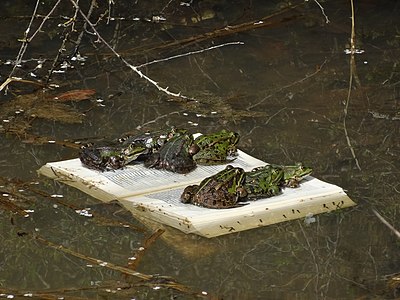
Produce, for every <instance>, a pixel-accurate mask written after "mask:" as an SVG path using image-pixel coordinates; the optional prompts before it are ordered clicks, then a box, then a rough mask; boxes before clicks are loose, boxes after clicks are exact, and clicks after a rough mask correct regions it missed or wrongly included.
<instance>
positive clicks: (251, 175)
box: [244, 165, 284, 200]
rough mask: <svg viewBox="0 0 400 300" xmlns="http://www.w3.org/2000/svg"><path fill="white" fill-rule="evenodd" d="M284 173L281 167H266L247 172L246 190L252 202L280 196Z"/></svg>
mask: <svg viewBox="0 0 400 300" xmlns="http://www.w3.org/2000/svg"><path fill="white" fill-rule="evenodd" d="M283 180H284V172H283V169H282V167H280V166H272V165H265V166H262V167H258V168H254V169H253V170H251V171H250V172H246V182H245V184H244V188H245V189H246V191H247V197H248V198H249V199H250V200H255V199H257V198H266V197H272V196H275V195H278V194H279V193H280V192H281V184H282V181H283Z"/></svg>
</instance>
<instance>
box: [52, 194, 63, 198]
mask: <svg viewBox="0 0 400 300" xmlns="http://www.w3.org/2000/svg"><path fill="white" fill-rule="evenodd" d="M50 197H51V198H63V197H64V195H60V194H53V195H50Z"/></svg>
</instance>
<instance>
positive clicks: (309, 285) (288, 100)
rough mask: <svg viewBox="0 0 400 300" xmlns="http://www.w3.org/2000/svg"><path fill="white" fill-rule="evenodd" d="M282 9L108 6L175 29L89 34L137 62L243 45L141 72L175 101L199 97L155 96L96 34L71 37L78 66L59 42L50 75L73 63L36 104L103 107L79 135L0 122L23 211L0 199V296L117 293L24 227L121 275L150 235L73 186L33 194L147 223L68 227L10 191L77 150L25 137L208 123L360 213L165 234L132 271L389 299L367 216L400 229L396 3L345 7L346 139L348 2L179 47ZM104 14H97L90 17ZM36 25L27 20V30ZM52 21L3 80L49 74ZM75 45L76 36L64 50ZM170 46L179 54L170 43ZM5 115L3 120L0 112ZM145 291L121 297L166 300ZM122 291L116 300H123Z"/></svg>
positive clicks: (28, 195) (240, 288)
mask: <svg viewBox="0 0 400 300" xmlns="http://www.w3.org/2000/svg"><path fill="white" fill-rule="evenodd" d="M116 2H119V1H116ZM166 2H167V1H166ZM187 3H189V2H187ZM283 4H284V3H278V1H276V2H271V3H269V4H265V3H264V2H263V1H253V2H252V3H249V2H246V1H243V2H240V3H237V5H230V4H229V3H227V2H225V1H219V2H207V1H199V2H196V3H192V4H191V5H189V6H185V5H178V4H177V3H169V2H168V3H152V2H148V1H145V2H141V1H137V3H136V4H135V5H131V4H130V5H129V6H128V5H126V4H124V3H117V4H116V5H115V6H114V7H113V10H112V12H113V14H114V16H129V17H130V18H133V17H139V18H142V19H143V18H145V17H149V16H152V15H153V14H154V15H158V14H162V15H163V16H165V18H166V19H167V20H171V21H168V22H167V23H154V22H146V21H127V20H118V21H112V20H110V22H108V25H106V23H107V22H103V23H101V24H102V25H99V27H98V28H99V30H100V32H101V33H102V35H103V37H104V38H105V39H106V40H107V41H109V42H110V44H111V45H113V47H115V49H116V50H117V51H118V53H120V54H121V55H123V56H124V57H125V58H126V59H127V61H128V62H129V63H130V64H133V65H140V64H143V63H146V62H149V61H152V60H154V59H161V58H166V57H171V56H173V55H177V54H181V53H186V52H190V51H196V50H199V49H206V48H208V47H211V46H213V45H219V44H223V43H228V42H239V41H240V42H243V43H244V44H243V45H238V46H229V47H221V48H218V49H214V50H210V51H205V52H202V53H197V54H193V55H188V56H184V57H181V58H176V59H171V60H168V61H163V62H160V63H156V64H152V65H148V66H146V67H144V68H143V69H142V72H143V73H144V74H146V75H147V76H149V77H150V78H152V79H153V80H155V81H156V82H157V83H158V84H159V85H160V86H161V87H164V88H166V87H169V90H170V91H173V92H176V93H179V92H181V93H182V94H183V95H185V96H188V97H190V98H194V99H195V100H196V101H187V100H185V99H181V98H176V97H172V96H169V95H166V94H165V93H163V92H160V91H158V90H157V89H156V88H155V87H154V85H152V84H149V83H148V82H146V81H145V80H143V78H139V77H138V76H137V74H135V73H134V72H133V71H132V70H131V69H129V68H127V67H126V65H125V64H123V63H121V61H120V60H119V59H117V58H115V56H113V55H112V54H111V53H110V51H109V50H107V49H106V48H105V47H104V46H103V45H101V43H97V42H96V38H95V37H94V36H91V35H89V34H88V35H85V36H84V38H83V39H82V41H81V45H80V54H81V55H82V56H85V57H87V59H86V61H85V62H77V61H75V62H73V61H70V60H69V58H70V57H68V55H72V51H73V49H75V45H74V44H73V43H70V42H69V43H67V44H66V45H65V47H66V49H67V51H66V52H65V53H64V54H62V55H61V57H60V60H59V61H58V63H59V64H58V63H57V64H56V65H57V69H58V67H59V66H61V65H62V63H63V61H64V60H65V61H68V62H70V63H71V64H70V66H69V67H68V68H67V69H66V70H67V71H66V72H64V73H55V74H53V75H52V76H51V83H53V84H57V85H60V88H58V89H56V91H54V92H53V91H49V92H48V93H49V94H51V95H53V96H54V95H58V94H60V93H61V92H64V91H69V90H75V89H94V90H96V92H97V95H96V98H101V99H104V101H103V102H101V104H102V105H96V98H95V99H92V100H88V101H87V102H84V101H83V102H75V103H70V104H68V105H70V106H71V107H72V108H73V109H76V110H77V111H80V112H84V113H85V116H84V119H83V123H82V124H65V123H59V122H57V121H45V120H40V119H37V118H36V117H35V116H31V115H29V116H27V118H26V120H25V121H26V122H28V124H27V126H26V129H25V130H24V131H22V132H21V131H18V134H14V133H15V132H13V131H8V134H7V132H5V130H6V129H7V128H9V127H7V126H9V125H8V124H6V123H7V122H4V121H3V124H2V127H1V131H2V138H1V139H0V145H1V149H2V151H0V162H1V164H2V166H3V168H2V169H1V171H0V175H1V176H2V177H3V178H4V180H3V181H2V183H1V186H2V190H3V191H2V192H3V194H12V193H13V194H14V195H15V198H16V199H17V200H14V202H13V203H14V204H16V205H19V206H22V207H23V208H24V209H32V210H34V212H33V213H31V216H30V217H29V218H24V217H22V216H21V217H20V216H18V215H16V214H15V213H16V211H13V210H12V209H10V208H9V207H6V206H5V204H4V203H5V202H4V201H3V200H5V199H2V202H0V207H1V208H2V217H1V226H0V234H1V237H2V240H4V241H8V243H5V244H4V245H3V248H2V251H1V252H0V258H1V259H0V260H1V261H2V262H3V264H2V267H1V268H2V269H3V271H2V278H1V280H0V284H1V288H0V291H1V292H5V293H7V292H9V291H11V290H14V291H16V290H19V291H20V290H24V291H30V290H45V289H62V288H68V287H88V286H91V285H92V286H93V285H94V286H96V285H97V284H100V283H99V282H101V284H106V283H111V284H110V286H115V284H116V283H115V282H114V281H115V280H119V279H121V277H120V273H118V272H116V271H115V270H110V269H106V268H100V267H95V268H89V267H87V266H86V262H85V261H83V260H81V259H78V258H76V257H73V256H70V255H67V254H66V253H63V252H60V251H56V250H54V249H52V248H48V247H45V246H43V245H40V244H39V243H38V242H35V240H34V239H32V238H31V237H29V236H25V235H24V234H23V233H24V232H26V233H29V234H31V233H32V232H33V233H35V232H36V233H39V234H40V235H41V236H44V237H45V238H47V239H48V240H50V241H52V242H54V243H58V244H60V245H63V246H65V247H68V248H71V249H73V250H75V251H77V252H80V253H84V254H86V255H88V256H91V257H96V258H98V259H102V260H104V261H110V262H113V263H115V264H119V265H122V266H124V265H126V264H127V261H128V258H129V257H131V256H132V253H133V252H134V251H137V249H138V248H140V247H141V246H142V244H143V242H144V240H145V239H146V237H147V236H149V235H150V234H151V233H152V232H154V230H155V228H158V227H159V225H154V224H147V223H146V221H144V220H139V221H138V220H136V218H134V217H132V216H131V215H130V214H128V213H126V212H124V211H123V210H121V208H118V207H115V206H104V205H99V204H98V202H97V200H95V199H93V198H90V197H89V196H86V195H84V194H82V193H81V192H79V191H76V190H74V189H72V188H69V187H67V186H65V185H60V184H57V183H53V182H51V181H49V180H46V179H44V178H40V181H41V184H40V190H43V191H45V192H46V193H48V194H50V195H51V194H60V195H63V196H64V197H63V201H65V202H66V203H68V205H69V206H70V207H74V208H75V207H77V208H80V209H83V208H86V207H93V210H96V209H97V210H98V211H100V212H101V214H104V215H106V216H107V217H109V218H111V219H113V218H120V219H121V222H122V221H124V222H128V223H134V224H135V225H137V226H142V227H143V226H144V227H146V226H147V227H146V228H147V229H146V231H145V232H142V231H134V230H129V229H127V228H123V227H121V226H115V227H114V226H105V224H100V225H99V224H98V223H95V222H94V221H93V220H95V218H93V220H92V219H90V218H87V217H85V216H80V215H79V214H77V213H76V212H75V210H74V209H71V208H70V207H69V206H62V205H60V204H59V203H56V202H54V200H55V199H49V198H47V197H45V196H44V195H43V194H37V193H34V192H32V190H31V191H30V192H18V190H19V189H24V190H27V188H26V187H24V184H23V183H19V184H15V183H11V182H9V181H8V179H10V178H22V179H23V180H26V181H37V180H38V179H37V175H36V170H37V169H38V168H39V167H40V166H41V165H43V164H44V163H46V162H48V161H56V160H63V159H69V158H73V157H77V150H76V149H73V148H69V147H63V146H62V145H60V144H49V143H44V144H43V143H42V144H40V143H39V144H38V143H37V141H36V140H32V139H31V135H35V136H46V137H49V138H52V139H54V140H57V141H63V140H68V141H70V142H71V143H73V142H75V141H76V140H81V139H86V138H104V137H115V136H119V135H121V134H122V133H123V132H127V131H137V128H138V127H140V128H142V129H152V130H154V129H160V128H165V126H167V125H176V126H179V127H189V128H191V129H193V130H198V131H202V132H210V131H214V130H216V129H217V128H218V129H222V128H229V129H231V130H235V131H238V132H240V134H241V136H242V140H241V146H240V148H241V149H243V150H245V151H246V152H248V153H250V154H252V155H253V156H255V157H258V158H260V159H262V160H265V161H269V162H275V163H282V164H290V163H293V162H296V161H302V162H304V163H306V164H308V165H312V166H313V168H314V170H315V176H316V177H318V178H320V179H322V180H326V181H328V182H331V183H334V184H337V185H339V186H341V187H343V188H344V189H346V190H347V191H348V194H349V196H350V197H351V198H352V199H353V200H355V201H356V202H358V206H357V207H356V208H354V209H349V210H344V211H340V212H338V213H332V214H324V215H319V216H317V217H316V222H315V223H312V224H310V225H307V224H305V223H304V222H303V220H298V221H292V222H287V223H282V224H278V225H273V226H269V227H265V228H259V229H255V230H250V231H246V232H241V233H235V234H231V235H227V236H222V237H218V238H215V239H212V240H204V239H203V238H200V237H196V236H185V235H183V234H181V233H179V232H176V231H174V230H169V231H168V232H165V233H164V234H163V235H161V236H160V238H159V239H158V240H157V241H156V242H155V243H154V244H152V245H151V247H149V249H148V250H147V251H146V253H145V255H144V257H143V258H142V260H141V262H140V264H139V266H138V271H140V272H142V273H144V274H162V275H168V276H172V277H174V278H175V279H176V280H178V282H180V283H182V284H187V285H188V286H190V287H192V288H193V289H194V290H196V291H207V292H209V293H211V294H212V295H218V296H221V297H224V298H240V299H255V298H259V299H262V298H289V297H290V298H292V297H297V298H307V299H308V298H355V297H361V296H365V295H370V296H371V295H377V296H378V297H379V296H381V297H387V298H390V297H392V298H394V297H396V295H397V297H398V294H395V293H396V291H397V293H398V290H396V289H395V288H394V287H393V286H394V285H395V283H393V282H395V281H390V282H389V281H388V279H389V278H390V275H393V276H394V274H395V273H398V272H400V269H399V265H400V255H399V251H398V239H396V237H395V235H394V234H392V233H391V231H390V230H389V229H388V228H387V227H385V225H383V224H382V223H381V222H380V221H379V220H378V219H377V218H376V217H375V216H374V214H373V213H372V211H371V209H370V208H371V207H374V208H376V209H377V210H378V211H379V212H380V213H381V214H382V215H383V216H384V218H385V219H386V220H387V221H388V222H389V223H391V224H392V225H393V226H394V227H395V228H397V229H399V228H400V224H399V221H398V218H397V214H398V205H397V204H396V203H398V202H399V201H398V200H399V191H400V187H399V184H398V180H397V178H398V167H399V160H398V157H399V155H400V152H399V146H400V145H399V139H398V136H399V134H400V132H399V128H400V127H399V126H398V122H399V118H400V115H399V88H398V82H399V72H398V65H399V61H398V57H399V55H398V54H399V40H398V36H397V35H398V33H397V32H396V27H395V25H397V22H398V21H397V17H398V12H399V6H398V4H397V3H396V1H379V2H378V1H363V3H357V4H356V5H358V6H357V7H356V34H357V42H358V44H357V47H359V48H360V49H363V50H365V53H363V54H361V55H356V67H357V68H356V71H357V75H358V79H359V82H360V83H361V85H360V86H358V85H357V84H355V85H354V86H353V87H352V88H351V89H350V92H351V94H350V102H349V106H348V112H347V118H346V127H347V135H348V138H349V139H346V135H345V132H344V128H343V118H344V108H345V106H344V103H345V101H346V99H347V97H348V92H349V89H348V88H349V72H350V70H349V56H348V55H346V54H345V53H344V50H345V49H346V48H348V47H349V45H348V41H349V36H350V29H351V26H350V20H349V16H350V14H351V13H350V11H349V3H348V1H339V2H337V1H336V2H334V3H333V2H330V1H326V2H323V3H322V2H321V4H322V5H323V6H324V9H325V10H324V11H325V13H326V15H327V16H328V17H329V20H330V23H329V24H326V19H325V17H324V16H323V15H322V14H321V10H320V7H319V6H318V5H316V3H315V2H312V1H308V2H307V3H306V4H305V5H300V6H299V7H297V8H296V9H295V10H291V11H290V12H289V14H288V15H287V18H286V19H285V18H281V17H278V18H274V19H271V23H272V24H271V26H265V27H262V28H258V29H254V30H248V31H242V32H238V33H235V34H232V35H226V36H221V37H215V38H213V39H212V40H209V39H205V40H202V41H201V42H196V40H194V41H191V42H190V43H177V42H176V40H182V39H185V38H190V37H193V36H196V35H201V34H204V33H205V32H213V31H214V30H216V29H217V28H221V27H223V26H225V25H235V24H242V23H245V22H249V21H251V20H259V19H260V18H262V17H264V16H268V15H270V14H271V13H273V12H275V11H276V9H277V7H281V6H282V5H283ZM23 5H25V4H18V2H17V3H16V4H15V7H12V6H10V5H8V6H7V14H8V16H11V17H9V18H4V19H2V21H1V22H2V26H0V28H3V30H1V34H2V35H3V36H4V38H3V39H2V43H1V44H0V47H1V49H0V51H1V53H2V57H3V58H2V62H1V63H2V64H1V65H0V70H1V75H2V76H1V82H2V83H3V82H4V81H5V80H6V78H7V76H8V74H9V72H10V71H11V69H12V64H10V63H8V61H9V60H14V59H15V57H16V55H17V53H18V50H19V46H20V45H19V44H17V43H16V42H15V40H16V38H15V37H16V36H18V37H21V36H22V35H23V32H24V31H25V30H26V26H27V23H28V22H29V17H30V15H29V14H30V13H31V12H32V10H33V7H32V8H31V9H30V10H28V12H27V10H26V7H24V6H23ZM62 5H64V6H65V8H66V9H67V10H65V11H64V12H59V11H57V12H58V14H61V15H63V14H64V13H65V14H66V12H67V11H68V12H69V13H68V15H70V14H71V15H72V13H73V11H72V10H71V6H70V4H66V3H64V4H62ZM101 5H103V4H101ZM124 5H126V6H124ZM50 8H51V7H48V6H40V8H39V12H38V13H41V14H44V15H45V14H47V13H48V12H49V9H50ZM105 9H106V7H101V6H100V7H99V8H98V9H97V10H96V13H98V14H99V12H104V11H105ZM22 12H23V14H24V16H22V15H21V14H22ZM210 12H211V13H210ZM15 16H18V17H17V18H16V17H15ZM193 16H195V17H193ZM201 16H203V17H204V20H202V18H201ZM206 16H210V18H207V17H206ZM192 17H193V19H192ZM199 18H200V21H199ZM41 20H42V19H38V20H37V21H35V25H36V26H37V25H38V24H40V22H41ZM94 20H95V19H94V18H93V20H92V21H94ZM196 20H197V21H196ZM64 22H65V20H64V19H63V18H61V17H60V18H59V17H56V18H55V19H52V20H51V21H49V23H46V24H48V25H47V26H48V27H45V28H43V30H44V33H42V34H40V35H39V36H38V38H35V39H33V41H32V42H31V43H30V44H29V46H28V48H27V49H28V50H27V51H28V52H27V53H26V54H25V55H24V58H23V62H22V67H21V68H18V69H17V70H16V73H15V74H14V76H18V77H21V78H23V79H26V80H30V81H36V80H42V81H45V80H46V79H47V76H48V70H49V69H50V68H51V66H52V64H53V62H54V59H55V58H56V56H57V51H58V49H59V48H60V45H61V43H62V40H63V39H64V38H65V34H66V33H67V32H69V31H68V28H69V27H65V28H66V29H65V31H62V30H59V31H58V30H56V29H54V28H58V27H56V25H57V24H58V23H64ZM80 22H81V21H80ZM11 24H14V25H15V26H14V25H13V26H11ZM76 26H78V23H77V25H76ZM81 26H82V25H81ZM5 28H8V29H7V31H6V30H5ZM9 28H12V30H9ZM62 28H63V27H62ZM77 28H82V27H77ZM52 29H54V31H52ZM88 31H90V29H88ZM77 38H78V36H77V35H74V34H72V36H70V41H73V40H76V39H77ZM171 43H176V44H175V46H171ZM172 45H173V44H172ZM31 58H33V59H34V60H30V59H31ZM39 58H41V59H42V58H45V59H46V63H45V64H44V67H43V68H42V69H36V70H35V68H36V66H37V65H38V63H37V60H38V59H39ZM31 72H34V75H35V76H36V77H34V76H32V75H30V73H31ZM36 88H37V87H36V86H35V85H30V84H24V83H23V82H19V83H18V82H13V83H11V84H10V86H9V90H8V94H7V95H4V90H3V91H2V93H3V94H2V100H3V98H4V100H3V102H4V103H3V104H2V105H9V103H10V102H11V101H12V100H13V99H14V95H32V94H31V93H32V92H33V91H34V90H35V89H36ZM103 105H104V106H103ZM3 108H4V107H3ZM3 108H2V109H1V112H5V109H3ZM18 109H20V108H19V107H15V110H18ZM9 117H14V120H15V119H17V120H18V121H17V122H15V124H18V125H21V124H22V119H21V118H20V117H19V116H15V114H14V113H8V114H7V115H2V118H3V119H8V118H9ZM18 128H20V127H18ZM349 141H350V142H351V145H352V147H353V149H354V155H353V154H352V153H351V151H350V148H349ZM354 156H355V157H356V158H357V160H358V162H359V165H360V167H361V170H359V169H358V168H357V165H356V163H355V159H354ZM2 197H3V198H7V197H8V196H4V195H3V196H2ZM143 223H145V225H143ZM108 225H110V224H108ZM154 226H155V227H154ZM199 249H200V250H199ZM388 282H389V283H391V285H390V284H389V286H388V285H387V284H386V283H388ZM154 287H155V286H150V287H149V286H145V287H141V288H140V287H137V289H136V290H135V291H132V294H133V295H136V296H137V297H138V298H146V297H154V298H162V297H166V296H170V295H171V293H177V292H176V291H175V292H170V291H169V290H166V289H163V288H162V289H154ZM132 294H129V295H127V294H123V293H122V292H121V294H120V295H121V296H120V297H121V298H124V297H128V296H129V297H131V296H132ZM74 295H81V296H82V295H91V296H93V295H102V296H104V297H109V293H107V292H105V289H102V290H101V291H92V292H90V291H87V292H83V291H78V292H76V294H74ZM116 295H118V293H117V294H116ZM188 297H189V296H188Z"/></svg>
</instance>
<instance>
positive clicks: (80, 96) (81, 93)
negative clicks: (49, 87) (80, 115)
mask: <svg viewBox="0 0 400 300" xmlns="http://www.w3.org/2000/svg"><path fill="white" fill-rule="evenodd" d="M94 94H96V91H95V90H71V91H68V92H65V93H62V94H60V95H58V96H56V97H54V100H57V101H60V102H64V101H76V102H77V101H82V100H88V99H90V97H91V96H93V95H94Z"/></svg>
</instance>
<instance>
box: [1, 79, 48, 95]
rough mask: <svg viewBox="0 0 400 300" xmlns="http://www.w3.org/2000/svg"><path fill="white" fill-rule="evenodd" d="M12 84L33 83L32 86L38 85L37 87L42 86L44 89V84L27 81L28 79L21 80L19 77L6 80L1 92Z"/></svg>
mask: <svg viewBox="0 0 400 300" xmlns="http://www.w3.org/2000/svg"><path fill="white" fill-rule="evenodd" d="M11 82H23V83H32V84H36V85H40V86H42V87H44V84H43V83H41V82H38V81H32V80H26V79H21V78H18V77H8V78H7V79H6V81H4V82H3V83H2V84H1V85H0V92H1V91H2V90H3V89H4V88H5V87H7V86H8V85H9V84H10V83H11Z"/></svg>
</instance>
